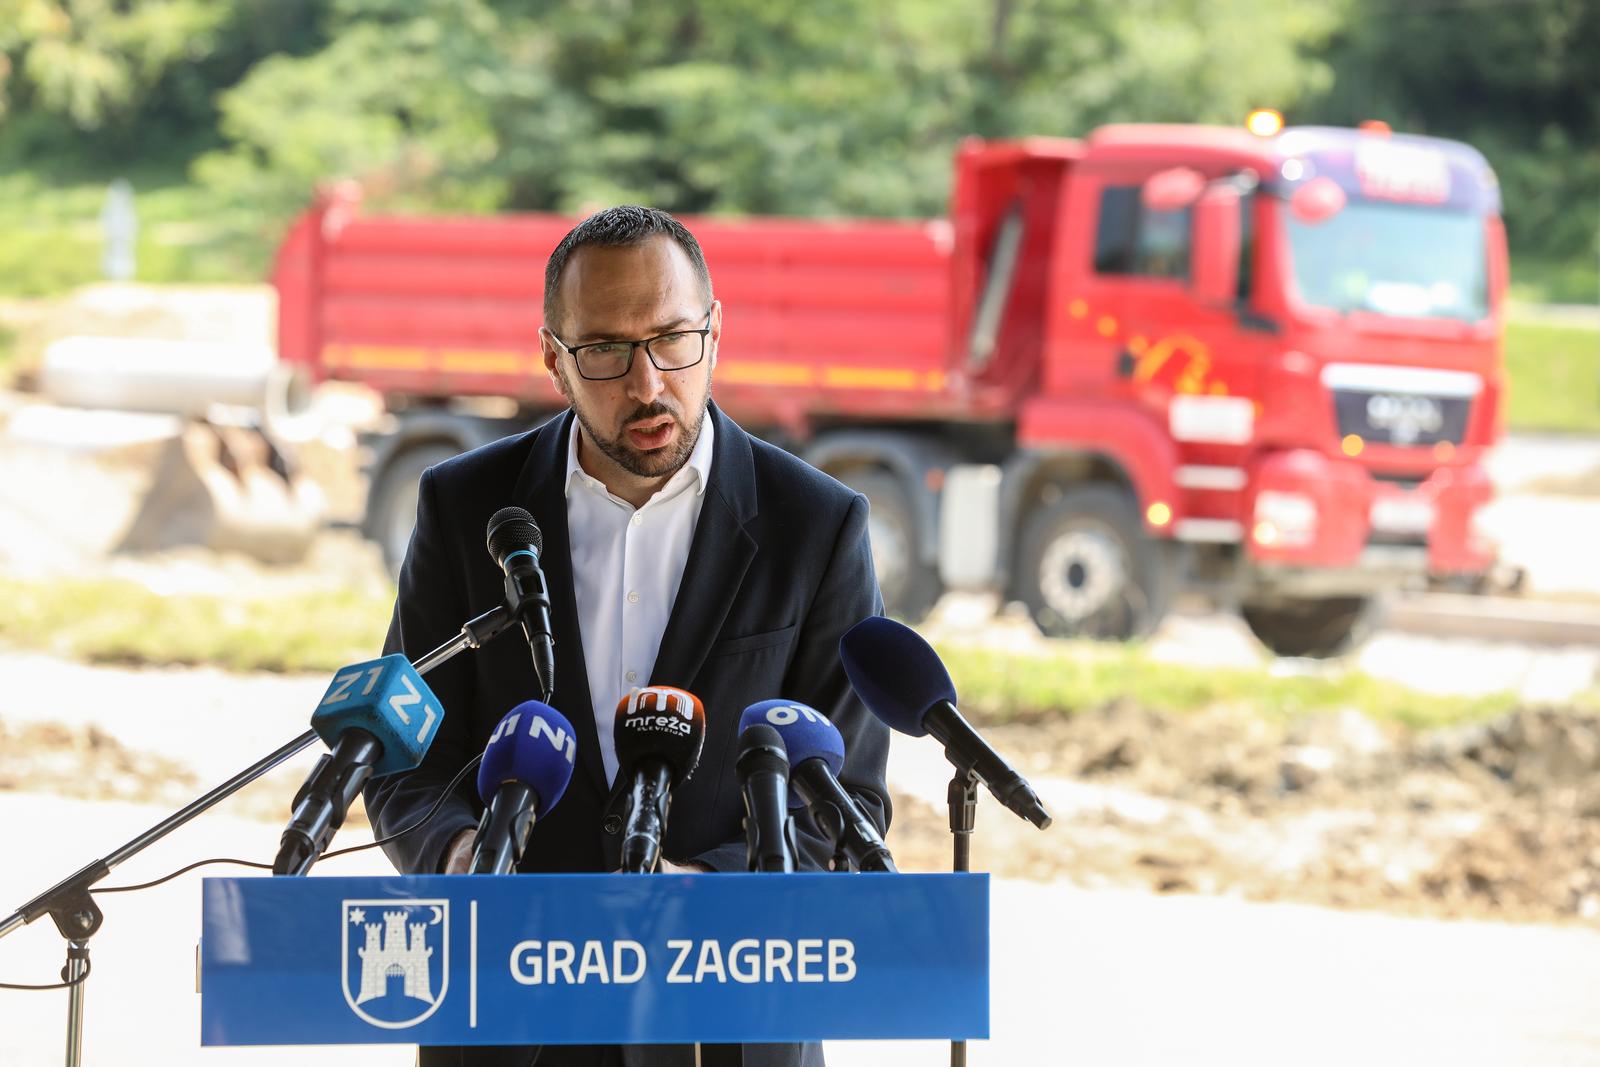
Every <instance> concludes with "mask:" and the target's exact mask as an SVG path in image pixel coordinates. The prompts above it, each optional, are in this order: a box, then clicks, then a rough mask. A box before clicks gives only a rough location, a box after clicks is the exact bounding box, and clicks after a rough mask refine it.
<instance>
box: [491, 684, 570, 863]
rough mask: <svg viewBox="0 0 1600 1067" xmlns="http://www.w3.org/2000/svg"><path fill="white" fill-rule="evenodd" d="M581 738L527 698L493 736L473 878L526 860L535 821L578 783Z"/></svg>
mask: <svg viewBox="0 0 1600 1067" xmlns="http://www.w3.org/2000/svg"><path fill="white" fill-rule="evenodd" d="M577 758H578V740H577V737H576V736H575V735H574V733H573V730H572V724H571V723H570V722H568V721H567V720H566V718H565V717H564V716H563V715H562V714H561V713H560V712H559V711H557V710H556V709H555V708H552V707H551V706H550V705H548V704H544V703H541V702H539V701H537V700H526V701H523V702H522V703H521V704H518V705H517V706H516V707H514V708H512V709H511V710H510V711H509V712H507V713H506V716H505V718H503V719H501V720H500V722H499V724H498V725H496V726H495V728H494V733H492V734H490V735H489V743H488V745H487V746H485V748H484V750H483V762H482V763H480V764H478V796H479V797H480V798H481V799H482V800H483V803H484V810H483V818H482V819H480V820H479V822H478V837H477V841H476V844H475V846H474V849H473V853H472V865H471V866H470V867H469V868H468V870H469V871H470V872H471V873H472V874H507V873H509V872H511V871H514V870H516V869H517V866H518V864H520V863H521V862H522V853H523V850H524V849H525V848H527V845H528V835H529V834H530V833H531V832H532V831H533V823H534V820H535V819H538V818H543V817H544V816H545V815H548V814H549V813H550V809H551V808H553V807H555V806H556V802H557V801H559V800H560V799H561V795H562V794H563V793H565V792H566V791H567V783H568V782H570V781H572V768H573V767H574V765H575V764H576V762H577Z"/></svg>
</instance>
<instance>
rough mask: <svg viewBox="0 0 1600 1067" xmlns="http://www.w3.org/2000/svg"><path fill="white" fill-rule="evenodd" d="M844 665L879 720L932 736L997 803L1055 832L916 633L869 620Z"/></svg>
mask: <svg viewBox="0 0 1600 1067" xmlns="http://www.w3.org/2000/svg"><path fill="white" fill-rule="evenodd" d="M839 658H840V659H842V660H843V661H844V673H845V674H846V675H848V676H849V678H850V685H851V686H852V687H853V688H854V689H855V691H856V694H857V695H858V696H860V697H861V700H862V702H863V703H865V704H866V705H867V707H868V708H870V709H871V710H872V713H873V714H874V715H876V716H877V717H878V718H880V719H882V720H883V721H884V722H885V723H887V724H888V725H889V726H890V727H891V728H892V729H895V730H898V731H900V732H901V733H903V734H910V735H911V736H912V737H922V736H923V735H924V734H930V733H931V734H932V735H933V736H934V737H935V738H937V739H938V740H939V742H940V743H941V744H942V745H944V754H945V756H946V758H948V759H949V760H950V762H951V763H952V764H954V765H955V767H956V769H957V770H958V771H961V772H963V773H965V774H972V775H976V776H977V778H978V780H979V781H981V782H982V783H983V784H984V785H986V786H988V788H989V792H991V793H993V794H994V796H995V799H996V800H998V801H1000V803H1002V804H1004V805H1005V806H1006V807H1008V808H1010V809H1011V810H1012V811H1013V812H1015V813H1016V814H1018V815H1020V816H1021V817H1022V818H1024V819H1026V820H1028V821H1029V822H1031V823H1033V824H1034V825H1035V826H1037V827H1038V828H1039V829H1041V830H1043V829H1044V828H1045V827H1047V826H1049V825H1050V813H1049V812H1047V811H1045V810H1044V805H1043V804H1042V803H1040V801H1039V796H1038V794H1036V793H1035V792H1034V791H1033V787H1032V786H1030V785H1029V784H1028V782H1027V779H1025V778H1023V777H1022V775H1020V774H1018V773H1017V772H1016V771H1014V770H1012V769H1011V765H1010V764H1008V763H1006V761H1005V760H1004V759H1002V758H1001V757H1000V754H999V753H997V752H996V751H995V750H994V749H992V748H990V747H989V743H988V742H987V741H985V740H984V739H983V737H982V736H980V735H979V733H978V731H976V730H974V729H973V728H972V726H971V724H969V723H968V722H967V720H966V719H964V718H962V717H961V712H959V711H957V710H956V688H955V685H954V683H952V682H951V681H950V675H949V673H948V672H947V671H946V670H945V669H944V664H943V663H941V662H939V654H938V653H937V652H935V651H934V650H933V648H932V646H930V645H929V644H928V642H926V641H924V640H923V639H922V637H921V636H920V635H919V634H918V633H917V632H916V631H915V630H913V629H911V627H909V626H905V625H903V624H901V623H898V622H895V621H894V620H892V619H886V618H883V617H882V616H878V615H874V616H872V617H870V618H866V619H862V620H861V621H860V622H858V623H856V624H855V625H854V626H852V627H851V628H850V629H849V630H847V631H845V635H844V636H843V637H842V638H840V639H839Z"/></svg>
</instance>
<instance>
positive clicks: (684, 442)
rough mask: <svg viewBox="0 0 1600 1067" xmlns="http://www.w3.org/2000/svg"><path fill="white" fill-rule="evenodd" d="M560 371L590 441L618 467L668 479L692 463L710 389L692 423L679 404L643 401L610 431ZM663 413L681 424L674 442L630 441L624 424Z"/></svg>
mask: <svg viewBox="0 0 1600 1067" xmlns="http://www.w3.org/2000/svg"><path fill="white" fill-rule="evenodd" d="M558 373H559V374H560V375H561V379H562V384H563V385H564V386H565V387H566V390H567V396H568V397H569V398H570V401H571V404H572V412H573V414H574V415H576V416H577V417H578V422H579V424H580V425H582V427H583V430H584V432H585V433H586V434H588V435H589V440H591V441H593V442H594V444H595V447H596V448H598V449H599V450H600V452H601V454H602V455H604V456H605V457H606V458H607V459H609V460H610V461H611V462H613V463H615V464H616V465H617V466H618V467H621V468H622V469H623V470H625V471H627V472H628V473H629V474H631V475H633V476H635V477H637V478H667V477H670V476H671V475H673V474H676V473H677V472H678V470H679V469H680V468H681V467H682V466H683V465H684V464H685V463H687V462H689V455H690V453H692V452H693V451H694V446H695V444H696V443H697V442H698V441H699V440H700V427H701V426H702V425H703V424H704V422H705V417H706V408H707V407H708V406H709V405H710V403H711V390H710V389H707V390H706V393H705V397H704V398H703V399H702V400H701V401H700V410H699V411H697V412H695V413H694V418H693V424H692V425H691V424H690V423H689V422H687V421H685V419H684V418H683V413H682V412H681V411H679V410H678V409H677V408H676V407H672V406H669V405H667V404H664V403H662V402H661V401H660V400H657V401H656V402H655V403H652V404H640V405H639V406H638V407H636V408H634V409H633V410H632V411H630V412H628V413H627V414H626V415H624V416H623V417H622V418H621V419H620V420H618V423H617V427H616V430H615V432H613V433H607V432H604V431H602V429H601V427H600V426H599V425H598V424H597V423H596V422H595V420H594V418H593V417H592V413H591V412H589V411H586V410H585V409H584V407H583V405H581V404H579V403H578V400H577V393H575V392H574V391H573V389H572V386H571V383H570V382H569V381H568V380H567V376H566V371H565V370H564V369H561V370H558ZM663 415H664V416H666V417H668V418H670V419H671V420H672V421H673V422H674V423H676V424H677V427H678V432H677V433H676V434H674V435H673V439H672V442H671V443H670V444H667V445H663V446H662V447H660V448H652V449H649V450H645V451H641V450H640V449H637V448H634V447H633V446H632V445H631V444H629V443H628V440H627V430H625V429H623V427H625V426H627V425H628V424H629V423H634V422H638V421H639V420H641V419H655V418H660V417H662V416H663Z"/></svg>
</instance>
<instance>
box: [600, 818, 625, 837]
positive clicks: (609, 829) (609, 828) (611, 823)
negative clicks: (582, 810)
mask: <svg viewBox="0 0 1600 1067" xmlns="http://www.w3.org/2000/svg"><path fill="white" fill-rule="evenodd" d="M600 828H601V829H602V830H604V831H605V832H606V833H608V834H616V833H621V832H622V816H620V815H607V816H606V821H605V822H603V823H601V824H600Z"/></svg>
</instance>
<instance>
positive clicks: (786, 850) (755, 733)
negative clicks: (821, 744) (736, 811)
mask: <svg viewBox="0 0 1600 1067" xmlns="http://www.w3.org/2000/svg"><path fill="white" fill-rule="evenodd" d="M735 766H736V768H737V770H738V772H739V788H740V789H741V790H742V791H743V792H744V830H745V844H746V854H747V855H748V856H749V857H750V870H752V871H793V870H794V856H795V852H796V851H797V850H796V848H795V843H794V817H793V816H791V815H790V814H789V812H788V801H789V753H788V751H787V750H786V749H785V748H784V747H783V737H782V736H781V735H780V734H779V733H778V731H776V730H774V729H773V728H772V727H770V726H768V725H767V724H766V723H764V722H757V723H751V724H750V725H749V726H746V727H744V729H742V730H740V731H739V762H738V763H737V764H736V765H735Z"/></svg>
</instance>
